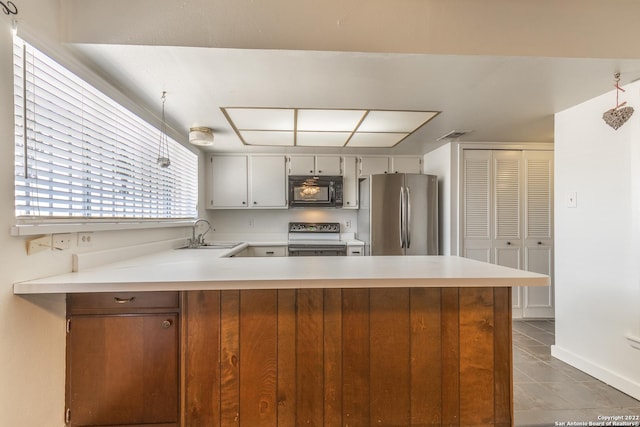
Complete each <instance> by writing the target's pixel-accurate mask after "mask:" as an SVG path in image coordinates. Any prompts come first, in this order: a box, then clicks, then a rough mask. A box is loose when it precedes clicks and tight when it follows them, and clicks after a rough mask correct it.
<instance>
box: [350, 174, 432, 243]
mask: <svg viewBox="0 0 640 427" xmlns="http://www.w3.org/2000/svg"><path fill="white" fill-rule="evenodd" d="M356 238H357V239H358V240H362V241H364V242H365V255H438V178H437V177H436V176H435V175H422V174H404V173H394V174H384V175H371V177H369V178H365V179H364V180H362V181H361V182H360V210H359V211H358V234H357V236H356Z"/></svg>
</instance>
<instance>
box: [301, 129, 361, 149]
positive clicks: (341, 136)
mask: <svg viewBox="0 0 640 427" xmlns="http://www.w3.org/2000/svg"><path fill="white" fill-rule="evenodd" d="M350 136H351V132H298V133H297V137H296V145H297V146H302V147H343V146H344V144H346V143H347V140H348V139H349V137H350Z"/></svg>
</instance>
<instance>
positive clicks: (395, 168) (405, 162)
mask: <svg viewBox="0 0 640 427" xmlns="http://www.w3.org/2000/svg"><path fill="white" fill-rule="evenodd" d="M391 165H392V167H391V172H392V173H422V157H418V156H415V157H413V156H412V157H392V158H391Z"/></svg>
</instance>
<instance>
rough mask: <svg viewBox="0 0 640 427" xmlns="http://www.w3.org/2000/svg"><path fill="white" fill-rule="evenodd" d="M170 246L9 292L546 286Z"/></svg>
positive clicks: (392, 260)
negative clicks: (234, 256) (233, 254)
mask: <svg viewBox="0 0 640 427" xmlns="http://www.w3.org/2000/svg"><path fill="white" fill-rule="evenodd" d="M229 252H230V250H229V249H175V250H164V251H161V252H157V253H154V254H151V255H146V256H140V257H137V258H132V259H128V260H126V261H121V262H116V263H112V264H109V265H105V266H100V267H94V268H89V269H86V270H83V271H79V272H75V273H67V274H61V275H57V276H52V277H47V278H42V279H37V280H30V281H26V282H19V283H15V284H14V293H15V294H54V293H75V292H122V291H172V290H202V289H210V290H224V289H295V288H374V287H486V286H489V287H509V286H547V285H548V284H549V277H548V276H545V275H542V274H537V273H530V272H527V271H522V270H515V269H511V268H506V267H501V266H497V265H493V264H487V263H483V262H479V261H473V260H470V259H466V258H460V257H455V256H375V257H373V256H357V257H346V256H345V257H264V258H262V257H237V258H225V257H224V255H225V254H227V253H229Z"/></svg>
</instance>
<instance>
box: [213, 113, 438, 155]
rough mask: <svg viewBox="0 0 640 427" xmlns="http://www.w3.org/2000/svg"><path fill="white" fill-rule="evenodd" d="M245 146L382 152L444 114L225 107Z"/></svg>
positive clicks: (228, 117)
mask: <svg viewBox="0 0 640 427" xmlns="http://www.w3.org/2000/svg"><path fill="white" fill-rule="evenodd" d="M222 112H223V113H224V115H225V116H226V118H227V120H229V123H230V124H231V126H232V127H233V129H234V131H235V132H236V134H237V135H238V137H239V138H240V140H241V141H242V143H243V144H245V145H263V146H268V145H273V146H296V145H297V146H305V147H359V148H367V147H372V148H376V147H383V148H389V147H393V146H395V145H397V144H398V143H400V142H401V141H402V140H404V139H405V138H406V137H407V136H409V135H410V134H411V133H413V132H415V131H416V130H417V129H418V128H420V127H421V126H423V125H424V124H425V123H427V122H428V121H429V120H431V119H432V118H434V117H435V116H437V115H438V114H439V112H437V111H396V110H367V109H359V110H358V109H327V108H324V109H323V108H240V107H227V108H222Z"/></svg>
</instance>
